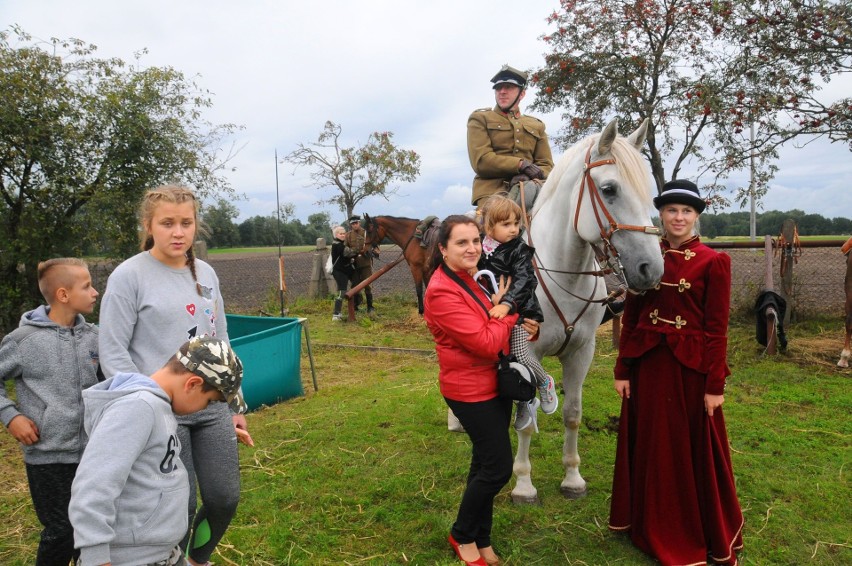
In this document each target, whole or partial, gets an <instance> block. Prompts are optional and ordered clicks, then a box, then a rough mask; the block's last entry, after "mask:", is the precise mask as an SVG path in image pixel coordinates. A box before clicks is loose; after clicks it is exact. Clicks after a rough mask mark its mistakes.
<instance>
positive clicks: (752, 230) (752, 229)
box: [748, 120, 757, 242]
mask: <svg viewBox="0 0 852 566" xmlns="http://www.w3.org/2000/svg"><path fill="white" fill-rule="evenodd" d="M750 129H751V155H750V156H749V161H750V162H751V175H750V179H749V184H748V194H749V198H750V200H751V216H750V217H749V226H748V231H749V236H750V237H751V238H750V239H751V241H752V242H754V241H755V240H756V239H757V215H756V213H755V203H754V120H752V121H751V126H750Z"/></svg>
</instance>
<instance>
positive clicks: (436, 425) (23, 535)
mask: <svg viewBox="0 0 852 566" xmlns="http://www.w3.org/2000/svg"><path fill="white" fill-rule="evenodd" d="M377 308H378V310H379V315H378V316H376V317H375V318H367V317H366V316H362V317H360V318H359V319H358V321H357V322H355V323H343V324H341V323H332V322H331V321H330V313H331V301H302V302H296V303H294V304H292V305H290V314H291V315H293V316H302V317H307V318H308V320H309V321H310V322H309V328H310V333H311V342H312V349H313V354H314V359H315V362H316V367H317V378H318V381H319V391H317V392H314V391H313V390H312V388H311V387H310V385H309V384H310V372H309V366H308V363H307V358H306V352H305V351H304V347H303V358H304V359H303V363H302V368H303V370H302V373H303V382H304V383H305V384H306V385H305V387H306V391H307V396H306V397H303V398H299V399H294V400H291V401H288V402H285V403H281V404H278V405H276V406H273V407H268V408H263V409H261V410H258V411H255V412H253V413H251V414H249V415H248V421H249V427H250V430H251V432H252V435H253V437H254V439H255V441H256V446H255V447H254V448H247V447H241V448H240V456H241V467H242V482H243V485H242V501H241V503H240V507H239V510H238V512H237V516H236V518H235V519H234V521H233V523H232V525H231V528H230V529H229V530H228V532H227V534H226V536H225V539H224V540H223V542H222V543H221V544H220V546H219V548H218V551H217V553H216V554H214V556H213V558H212V560H213V562H215V563H216V564H219V565H223V564H238V565H270V566H272V565H274V566H280V565H286V564H310V565H314V564H352V565H355V564H369V565H397V564H398V565H407V564H421V565H438V566H449V565H455V564H457V563H458V562H457V561H456V560H454V556H453V555H452V553H451V551H450V549H449V546H448V545H447V543H446V535H447V532H448V531H449V528H450V525H451V523H452V521H453V519H454V515H455V511H456V508H457V505H458V501H459V498H460V496H461V492H462V487H463V483H464V478H465V475H466V468H467V465H468V463H469V458H470V455H469V454H470V447H469V442H468V440H467V437H466V436H465V435H463V434H458V433H450V432H448V431H447V429H446V405H445V404H444V402H443V399H442V398H441V396H440V394H439V392H438V387H437V365H436V362H435V358H434V356H433V355H428V354H426V355H424V354H417V353H399V352H398V351H395V350H392V348H410V349H413V350H427V351H428V350H430V349H431V348H432V342H431V339H430V336H429V333H428V330H427V329H426V327H425V324H424V323H423V322H422V320H421V319H420V317H419V316H418V315H417V313H416V310H415V308H414V306H413V305H410V304H408V302H403V301H402V300H400V299H394V298H386V297H383V298H379V300H378V301H377ZM753 333H754V330H753V324H752V323H751V321H745V322H743V323H739V324H734V325H733V327H732V329H731V344H730V351H731V359H730V363H731V368H732V370H733V376H732V377H731V379H730V381H729V385H728V389H727V392H726V404H725V414H726V418H727V421H728V432H729V436H730V442H731V450H732V455H733V460H734V462H733V463H734V472H735V475H736V479H737V487H738V490H739V495H740V500H741V503H742V507H743V512H744V514H745V518H746V524H745V530H744V539H745V549H744V552H743V554H742V555H741V559H742V563H743V564H754V565H764V564H773V565H775V564H790V565H792V564H815V565H822V564H829V565H841V564H850V563H852V550H850V545H852V535H850V532H852V530H850V525H852V507H850V504H849V502H850V501H852V497H850V496H852V492H850V491H851V490H850V482H849V467H850V462H851V461H852V451H850V439H852V421H850V418H849V414H850V408H852V392H850V387H849V385H850V377H852V374H850V373H849V371H848V370H847V371H845V372H841V371H838V370H836V369H835V368H834V367H833V364H834V363H835V362H836V359H837V358H836V356H837V355H838V354H839V352H840V348H841V346H842V334H841V329H840V322H839V321H836V320H830V321H816V322H812V323H807V324H801V325H797V326H793V327H791V328H790V329H789V331H788V337H789V339H790V347H789V351H788V352H787V353H786V354H784V355H781V356H778V357H776V358H768V357H765V356H764V355H763V354H762V351H761V348H760V346H758V345H757V343H756V342H755V340H754V338H753ZM341 344H352V345H359V346H365V347H371V348H372V349H369V350H367V349H346V348H342V347H339V345H341ZM383 347H387V348H389V349H388V350H384V349H382V348H383ZM614 360H615V354H614V351H613V349H612V346H611V345H610V341H609V337H608V336H607V335H606V334H603V335H602V336H601V339H600V340H599V342H598V353H597V356H596V358H595V362H594V366H593V369H592V371H591V373H590V374H589V376H588V378H587V380H586V385H585V388H584V414H583V425H582V426H581V432H580V454H581V456H582V458H583V463H582V466H581V472H582V473H583V476H584V477H585V479H586V480H587V481H588V482H589V495H588V496H587V497H585V498H584V499H581V500H578V501H568V500H566V499H564V498H563V497H562V496H561V495H560V494H559V482H560V481H561V479H562V475H563V471H562V464H561V444H562V428H561V419H560V418H558V416H556V415H554V416H550V417H546V416H542V417H540V419H539V427H540V429H541V433H540V434H539V435H537V436H536V437H535V438H534V439H533V445H532V447H531V460H532V464H533V481H534V482H535V484H536V486H537V487H538V490H539V495H540V497H541V499H542V502H541V505H538V506H514V505H512V503H511V502H510V499H509V495H508V493H509V488H508V487H507V488H506V489H505V490H504V491H503V492H502V493H501V494H500V496H499V497H498V499H497V502H496V510H495V524H494V540H495V546H496V548H497V550H498V551H499V552H500V553H501V555H502V556H503V558H504V559H505V563H506V564H507V565H509V566H511V565H528V564H541V565H548V566H550V565H556V564H572V565H598V564H619V565H633V564H653V561H651V560H650V559H648V558H647V557H646V556H644V555H643V554H642V553H641V552H639V551H638V550H636V549H635V548H634V547H633V546H632V545H631V544H630V542H629V540H628V539H626V538H624V537H623V536H621V535H614V534H611V533H610V532H609V531H608V529H607V528H606V525H607V520H608V510H609V496H610V486H611V481H612V477H611V474H612V464H613V459H614V451H615V433H614V432H613V429H612V422H613V419H614V418H616V417H617V415H618V411H619V400H618V398H617V396H616V395H615V393H614V391H613V389H612V366H613V363H614ZM545 367H547V368H548V369H550V370H556V369H557V362H556V360H555V359H547V360H545ZM0 446H2V450H3V453H4V454H5V455H6V457H5V458H3V460H2V463H0V471H2V472H3V473H2V476H1V477H0V482H2V489H0V513H2V514H3V516H4V517H5V521H4V522H3V525H2V526H0V564H4V565H13V566H17V565H24V564H32V563H33V562H34V556H35V549H36V546H37V540H38V531H39V527H38V524H37V522H36V519H35V515H34V513H33V511H32V507H31V504H30V501H29V494H28V492H27V487H26V479H25V476H24V472H23V466H22V464H21V461H20V453H19V451H18V450H17V447H16V446H14V443H13V442H12V441H11V437H10V436H9V435H8V434H6V435H2V440H0Z"/></svg>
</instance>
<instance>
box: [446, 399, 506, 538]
mask: <svg viewBox="0 0 852 566" xmlns="http://www.w3.org/2000/svg"><path fill="white" fill-rule="evenodd" d="M444 399H445V400H446V402H447V405H449V407H450V409H452V410H453V413H454V414H455V415H456V417H458V419H459V421H460V422H461V424H462V426H464V430H465V432H467V435H468V436H469V437H470V441H471V443H472V444H473V448H472V457H471V460H470V471H469V472H468V475H467V487H466V488H465V490H464V495H462V500H461V505H459V512H458V515H457V516H456V522H455V524H453V528H452V530H451V531H450V534H452V535H453V538H454V539H456V541H458V542H459V543H461V544H468V543H471V542H475V543H476V546H477V548H485V547H487V546H491V525H492V523H493V515H494V498H495V497H496V496H497V494H498V493H500V490H501V489H503V486H505V485H506V484H507V483H508V482H509V479H510V478H511V477H512V462H513V457H512V442H511V440H510V439H509V421H510V420H511V417H512V401H511V400H510V399H502V398H500V397H495V398H494V399H489V400H488V401H480V402H476V403H463V402H460V401H453V400H452V399H447V398H446V397H445V398H444Z"/></svg>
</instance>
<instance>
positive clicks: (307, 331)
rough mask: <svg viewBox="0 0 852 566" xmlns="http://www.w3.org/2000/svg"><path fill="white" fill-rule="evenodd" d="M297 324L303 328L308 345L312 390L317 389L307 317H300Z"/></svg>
mask: <svg viewBox="0 0 852 566" xmlns="http://www.w3.org/2000/svg"><path fill="white" fill-rule="evenodd" d="M299 324H301V325H302V328H304V329H305V345H306V346H307V347H308V361H309V362H310V364H311V378H312V379H313V381H314V391H319V387H317V372H316V368H315V367H314V353H313V352H311V333H310V331H309V330H308V319H307V318H300V319H299Z"/></svg>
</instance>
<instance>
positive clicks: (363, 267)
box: [344, 215, 379, 314]
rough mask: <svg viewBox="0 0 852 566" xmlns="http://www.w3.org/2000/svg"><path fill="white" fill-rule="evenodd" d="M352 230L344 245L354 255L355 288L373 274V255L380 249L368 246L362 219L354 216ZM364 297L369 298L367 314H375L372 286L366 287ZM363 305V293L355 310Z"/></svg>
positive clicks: (359, 296)
mask: <svg viewBox="0 0 852 566" xmlns="http://www.w3.org/2000/svg"><path fill="white" fill-rule="evenodd" d="M349 227H350V230H349V232H348V233H347V234H346V238H345V239H344V244H345V245H346V247H347V248H349V249H350V250H351V251H350V252H348V253H350V254H354V256H353V257H354V260H353V261H354V264H355V270H354V275H353V276H352V286H353V287H355V286H356V285H358V284H359V283H361V282H362V281H364V280H365V279H367V278H368V277H369V276H370V275H372V274H373V255H374V254H378V253H379V251H378V248H374V249H372V250H371V249H369V247H368V246H367V243H366V242H367V234H366V232H365V231H364V228H362V227H361V217H360V216H357V215H356V216H352V217H350V218H349ZM364 295H365V296H366V297H367V313H368V314H373V313H375V312H376V309H375V308H374V307H373V288H372V287H371V286H370V285H367V286H366V287H364ZM360 305H361V293H358V294H357V295H355V310H358V307H360Z"/></svg>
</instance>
